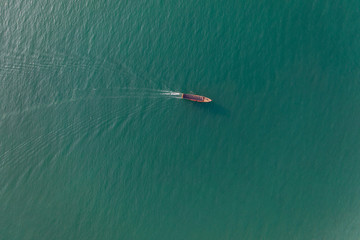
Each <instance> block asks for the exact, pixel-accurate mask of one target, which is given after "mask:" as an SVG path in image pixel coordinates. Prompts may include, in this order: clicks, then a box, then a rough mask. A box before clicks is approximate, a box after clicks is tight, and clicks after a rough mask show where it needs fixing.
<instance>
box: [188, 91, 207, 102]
mask: <svg viewBox="0 0 360 240" xmlns="http://www.w3.org/2000/svg"><path fill="white" fill-rule="evenodd" d="M182 98H183V99H186V100H190V101H193V102H211V101H212V100H211V99H210V98H207V97H204V96H200V95H195V94H185V93H183V94H182Z"/></svg>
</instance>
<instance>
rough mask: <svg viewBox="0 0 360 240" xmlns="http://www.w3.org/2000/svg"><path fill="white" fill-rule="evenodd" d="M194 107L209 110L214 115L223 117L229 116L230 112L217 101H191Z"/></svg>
mask: <svg viewBox="0 0 360 240" xmlns="http://www.w3.org/2000/svg"><path fill="white" fill-rule="evenodd" d="M192 104H194V106H195V107H197V108H200V109H201V110H203V111H207V112H210V113H211V114H214V115H220V116H224V117H230V115H231V112H230V110H229V109H227V108H225V107H224V106H222V105H221V104H219V103H215V102H210V103H192Z"/></svg>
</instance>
